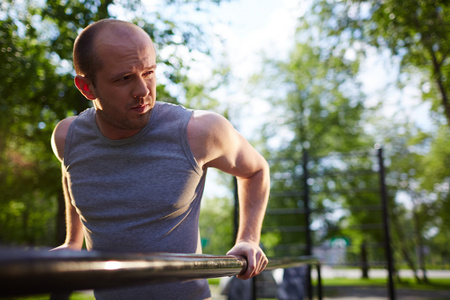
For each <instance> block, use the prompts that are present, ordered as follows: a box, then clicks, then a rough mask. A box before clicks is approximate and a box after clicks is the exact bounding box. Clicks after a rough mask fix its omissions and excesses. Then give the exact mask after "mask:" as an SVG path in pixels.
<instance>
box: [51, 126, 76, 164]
mask: <svg viewBox="0 0 450 300" xmlns="http://www.w3.org/2000/svg"><path fill="white" fill-rule="evenodd" d="M76 118H77V117H69V118H66V119H64V120H62V121H61V122H59V123H58V124H57V125H56V126H55V129H54V130H53V134H52V139H51V143H52V149H53V152H54V153H55V155H56V157H57V158H58V159H59V160H60V161H61V162H62V161H63V159H64V146H65V143H66V136H67V132H68V131H69V127H70V124H72V122H73V121H74V120H75V119H76Z"/></svg>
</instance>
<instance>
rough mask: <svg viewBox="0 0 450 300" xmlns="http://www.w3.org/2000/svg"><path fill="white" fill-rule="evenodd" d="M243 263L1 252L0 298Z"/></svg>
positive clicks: (188, 274) (218, 272)
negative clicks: (0, 296)
mask: <svg viewBox="0 0 450 300" xmlns="http://www.w3.org/2000/svg"><path fill="white" fill-rule="evenodd" d="M246 268H247V262H246V260H245V259H244V258H237V257H234V256H212V255H185V254H165V253H164V254H162V253H161V254H158V253H156V254H150V255H145V254H131V255H130V254H126V255H125V254H113V253H111V254H106V253H96V252H86V251H82V252H79V251H55V252H48V251H16V252H8V253H5V252H0V295H2V296H4V295H20V294H37V293H48V292H56V291H71V290H85V289H93V288H107V287H117V286H128V285H136V284H145V283H155V282H168V281H181V280H190V279H199V278H213V277H223V276H233V275H238V274H239V273H241V272H242V271H245V269H246Z"/></svg>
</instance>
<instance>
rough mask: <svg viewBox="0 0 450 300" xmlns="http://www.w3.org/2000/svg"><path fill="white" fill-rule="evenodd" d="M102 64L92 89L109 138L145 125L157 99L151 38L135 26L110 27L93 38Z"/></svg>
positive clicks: (101, 120) (104, 130) (128, 134)
mask: <svg viewBox="0 0 450 300" xmlns="http://www.w3.org/2000/svg"><path fill="white" fill-rule="evenodd" d="M95 51H97V53H98V56H99V57H100V58H101V60H102V65H103V67H102V68H101V69H100V70H98V71H97V74H96V82H95V83H96V84H95V87H94V88H93V89H94V93H95V97H96V99H95V100H94V103H95V108H96V111H97V119H96V121H97V125H98V126H99V128H100V130H101V132H102V133H103V135H105V136H106V137H108V138H110V139H120V138H125V137H129V136H132V135H134V134H136V133H137V132H139V131H140V130H141V129H142V128H144V127H145V126H146V125H147V123H148V120H149V118H150V113H151V110H152V109H153V107H154V105H155V101H156V78H155V69H156V53H155V50H154V47H153V44H152V42H151V40H150V38H149V37H148V36H147V35H146V34H145V33H144V32H140V31H138V30H136V29H134V30H117V29H116V30H109V31H108V32H106V33H104V34H103V33H102V35H101V36H100V37H99V38H98V40H97V41H96V49H95Z"/></svg>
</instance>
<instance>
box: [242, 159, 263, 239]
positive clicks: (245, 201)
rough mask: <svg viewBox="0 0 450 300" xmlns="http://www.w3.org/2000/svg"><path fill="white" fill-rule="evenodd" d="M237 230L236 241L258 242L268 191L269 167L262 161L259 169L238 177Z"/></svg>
mask: <svg viewBox="0 0 450 300" xmlns="http://www.w3.org/2000/svg"><path fill="white" fill-rule="evenodd" d="M237 181H238V196H239V206H240V207H239V212H240V214H239V231H238V235H237V242H239V241H246V242H252V243H255V244H259V240H260V236H261V228H262V223H263V220H264V215H265V212H266V207H267V202H268V198H269V191H270V177H269V167H268V165H267V163H266V162H265V161H264V162H263V163H262V166H261V169H260V170H259V171H258V172H256V173H255V174H254V175H253V176H251V177H249V178H242V177H238V178H237Z"/></svg>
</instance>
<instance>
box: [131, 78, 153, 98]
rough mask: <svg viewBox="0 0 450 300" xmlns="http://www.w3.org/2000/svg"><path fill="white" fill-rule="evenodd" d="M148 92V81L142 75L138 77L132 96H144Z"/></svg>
mask: <svg viewBox="0 0 450 300" xmlns="http://www.w3.org/2000/svg"><path fill="white" fill-rule="evenodd" d="M149 93H150V88H149V83H148V82H147V81H146V80H145V79H144V78H142V77H138V78H137V79H136V82H135V86H134V89H133V95H132V96H133V98H144V97H146V96H148V94H149Z"/></svg>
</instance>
